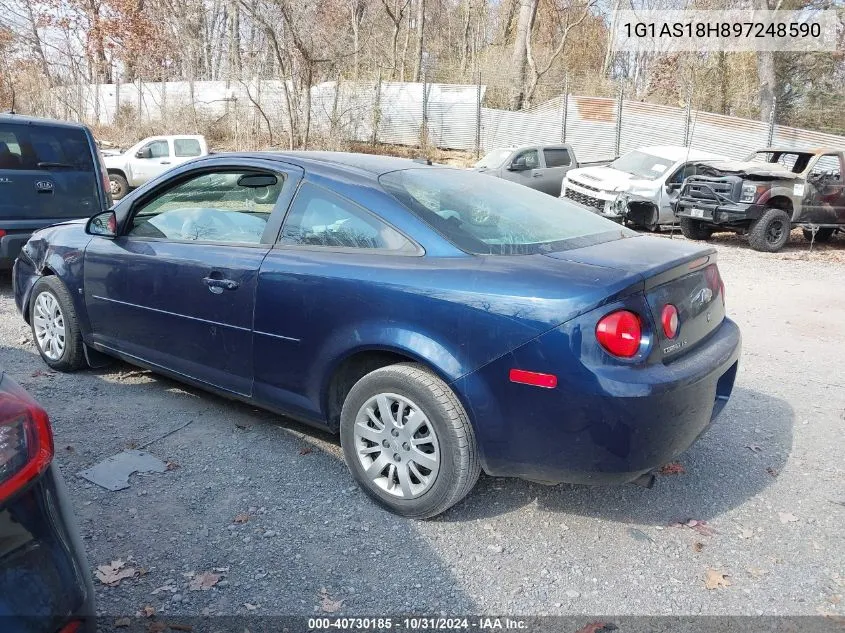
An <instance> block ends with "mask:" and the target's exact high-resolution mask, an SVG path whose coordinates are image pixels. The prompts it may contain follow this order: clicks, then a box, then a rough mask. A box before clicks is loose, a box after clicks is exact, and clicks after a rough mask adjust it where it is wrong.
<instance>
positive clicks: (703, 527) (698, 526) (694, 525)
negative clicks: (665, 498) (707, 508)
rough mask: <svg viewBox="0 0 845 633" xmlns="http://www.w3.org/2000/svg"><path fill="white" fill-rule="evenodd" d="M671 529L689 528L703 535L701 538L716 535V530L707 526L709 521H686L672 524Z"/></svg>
mask: <svg viewBox="0 0 845 633" xmlns="http://www.w3.org/2000/svg"><path fill="white" fill-rule="evenodd" d="M669 527H688V528H690V529H691V530H695V531H696V532H698V533H699V534H701V536H713V535H714V534H715V533H716V530H714V529H713V528H712V527H710V526H709V525H707V521H699V520H698V519H688V520H686V521H678V522H675V523H670V524H669Z"/></svg>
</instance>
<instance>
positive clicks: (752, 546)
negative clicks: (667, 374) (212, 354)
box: [0, 236, 845, 617]
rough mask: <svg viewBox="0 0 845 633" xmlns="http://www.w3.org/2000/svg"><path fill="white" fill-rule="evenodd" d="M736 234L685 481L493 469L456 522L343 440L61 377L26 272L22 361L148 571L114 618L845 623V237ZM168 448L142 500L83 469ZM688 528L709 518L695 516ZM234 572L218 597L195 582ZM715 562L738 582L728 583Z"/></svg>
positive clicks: (104, 604) (3, 306)
mask: <svg viewBox="0 0 845 633" xmlns="http://www.w3.org/2000/svg"><path fill="white" fill-rule="evenodd" d="M715 243H716V244H717V247H718V248H719V251H720V254H719V256H720V262H721V264H720V267H721V270H722V275H723V277H724V279H725V283H726V285H727V301H728V311H729V313H730V315H731V316H732V318H734V319H735V320H736V321H737V322H738V323H739V324H740V326H741V328H742V331H743V336H744V351H743V357H742V361H741V364H740V374H739V377H738V380H737V384H736V389H735V391H734V395H733V398H732V399H731V401H730V403H729V405H728V406H727V408H726V409H725V411H724V413H723V415H722V417H721V418H720V419H719V421H718V423H717V424H716V425H715V426H714V428H713V429H712V431H710V432H709V433H708V434H707V435H706V436H705V437H703V438H702V439H701V441H699V442H698V443H697V444H696V445H695V446H693V447H692V448H691V449H690V450H689V451H687V452H686V453H685V454H684V455H682V456H681V458H680V463H681V465H682V467H683V469H684V471H685V472H683V473H680V474H672V475H662V476H660V477H658V481H657V484H656V485H655V487H654V488H653V489H652V490H644V489H641V488H637V487H635V486H623V487H615V488H609V487H608V488H602V487H596V488H590V487H580V486H568V485H561V486H555V487H545V486H540V485H536V484H531V483H527V482H522V481H517V480H509V479H493V478H490V477H482V479H481V481H480V482H479V484H478V486H477V488H476V489H475V491H474V492H473V493H471V495H470V496H469V497H468V498H467V500H466V501H465V502H463V503H462V504H460V505H459V506H457V507H456V508H454V509H452V510H451V511H449V512H448V513H446V514H445V515H444V516H442V517H439V518H438V519H436V520H432V521H427V522H414V521H409V520H405V519H401V518H397V517H395V516H392V515H390V514H388V513H386V512H384V511H382V510H380V509H379V508H377V507H375V506H374V505H373V504H372V503H370V502H369V501H368V500H367V499H366V498H365V496H364V495H363V494H362V493H361V492H359V491H358V490H357V488H356V487H355V486H354V484H353V481H352V479H351V477H350V475H349V474H348V472H347V470H346V467H345V466H344V464H343V462H342V459H341V452H340V448H339V445H338V442H337V441H336V440H335V439H334V438H333V437H331V436H328V435H325V434H321V433H319V432H316V431H314V430H312V429H310V428H307V427H304V426H301V425H299V424H297V423H295V422H291V421H289V420H286V419H284V418H279V417H277V416H274V415H272V414H269V413H266V412H263V411H259V410H256V409H254V408H252V407H250V406H246V405H242V404H237V403H232V402H229V401H226V400H224V399H221V398H218V397H216V396H213V395H209V394H207V393H204V392H202V391H199V390H194V389H192V388H186V387H184V386H181V385H179V384H178V383H176V382H174V381H171V380H169V379H166V378H162V377H158V376H155V375H153V374H151V373H149V372H144V371H138V370H136V369H134V368H132V367H130V366H128V365H124V364H122V363H117V364H115V365H114V366H112V367H110V368H108V369H106V370H98V371H83V372H79V373H76V374H70V375H67V374H66V375H63V374H53V373H50V372H47V371H46V369H47V368H46V366H45V365H44V364H43V363H42V362H41V360H40V358H39V357H38V355H37V353H36V351H35V349H34V347H33V345H32V343H31V342H30V341H29V339H30V332H29V329H28V328H27V327H26V326H25V324H24V323H23V322H22V320H21V319H20V318H19V317H18V315H17V314H16V312H15V308H14V302H13V299H12V296H11V283H10V279H9V277H8V275H6V276H4V277H0V363H2V364H3V365H5V367H6V369H7V371H8V373H9V374H10V375H11V376H13V377H14V378H15V379H16V380H18V381H19V382H20V383H22V384H23V385H24V386H25V387H26V388H27V389H28V390H29V391H30V392H31V393H32V394H33V395H34V396H35V397H37V398H38V400H40V402H41V403H42V404H43V405H44V406H45V407H46V409H47V410H48V412H49V413H50V416H51V418H52V421H53V424H54V429H55V434H56V447H57V462H58V464H59V466H60V467H61V470H62V471H63V472H64V475H65V478H66V480H67V483H68V487H69V488H70V493H71V499H72V502H73V504H74V506H75V509H76V512H77V516H78V518H79V522H80V528H81V531H82V535H83V538H84V542H85V544H86V547H87V551H88V557H89V562H90V564H91V567H92V571H93V568H94V567H96V566H97V565H103V564H106V563H109V562H110V561H113V560H116V559H121V560H123V561H126V565H127V566H128V567H135V568H136V569H139V570H143V573H142V574H141V575H139V576H138V577H136V578H132V579H128V580H124V581H123V582H122V583H121V584H120V585H119V586H117V587H106V586H103V585H101V584H99V583H96V584H97V607H98V610H99V612H100V613H102V614H104V615H107V616H109V617H111V616H115V617H116V616H118V615H127V614H128V615H132V614H135V613H136V612H138V611H139V610H141V609H143V608H144V607H145V606H151V607H153V608H154V609H156V610H157V612H158V613H159V614H180V615H188V614H247V613H249V614H287V615H294V614H298V615H313V614H315V613H325V612H332V611H336V612H337V613H340V614H370V615H373V614H396V613H407V612H410V611H412V610H413V611H415V612H430V613H439V612H444V613H448V614H456V613H510V614H599V613H600V614H611V615H614V614H615V615H635V614H674V615H679V614H749V615H753V614H772V615H776V614H777V615H784V614H791V615H812V614H820V613H827V614H840V615H841V614H845V607H843V604H842V603H841V602H840V600H841V598H842V595H843V594H845V548H843V543H845V472H843V468H844V466H843V465H844V464H845V462H843V458H842V455H843V452H845V439H843V438H845V434H843V428H845V371H843V365H842V352H843V351H844V350H843V341H845V292H843V291H844V290H845V239H843V238H842V237H840V238H839V239H838V240H835V241H834V243H833V244H832V245H831V246H824V247H821V248H819V249H816V250H814V251H813V252H812V253H809V252H808V250H807V246H806V244H805V243H803V242H802V241H801V239H800V237H797V236H793V241H792V243H791V245H790V246H789V247H788V248H787V249H786V250H785V251H783V252H782V253H778V254H776V255H764V254H761V253H756V252H754V251H751V250H750V249H749V248H748V247H747V246H746V245H745V244H743V243H742V242H741V241H739V240H737V239H735V238H729V237H724V238H721V239H718V240H716V242H715ZM186 424H187V426H184V428H181V429H180V430H177V431H175V432H173V433H170V432H171V431H173V430H174V429H178V428H179V427H182V426H183V425H186ZM168 433H170V434H169V435H168ZM148 443H149V446H148V449H147V450H149V451H150V452H152V453H153V454H155V455H157V456H158V457H160V458H162V459H164V460H169V461H171V462H173V469H172V470H169V471H168V472H166V473H163V474H155V475H152V474H151V475H146V476H144V475H135V476H133V477H132V479H131V487H130V488H129V489H127V490H123V491H120V492H107V491H105V490H104V489H101V488H98V487H96V486H94V485H92V484H89V483H88V482H86V481H85V480H83V479H81V478H79V477H78V476H77V475H76V473H78V472H79V471H81V470H83V469H84V468H88V467H89V466H91V465H93V464H94V463H96V462H98V461H100V460H102V459H104V458H106V457H108V456H110V455H113V454H115V453H117V452H119V451H121V450H123V449H124V448H126V447H135V446H142V445H146V444H148ZM177 465H178V467H177ZM239 515H242V516H240V517H239ZM236 517H239V520H240V521H243V520H244V519H246V521H245V522H234V520H235V518H236ZM690 519H693V520H695V521H700V522H706V523H704V524H703V525H702V524H698V525H694V526H693V527H690V526H689V525H684V526H678V525H677V523H678V522H681V523H685V522H687V521H688V520H690ZM672 524H676V525H675V526H673V525H672ZM214 570H225V571H217V572H215V573H216V574H217V575H219V576H220V580H219V582H218V583H217V584H216V586H214V587H213V588H212V589H209V590H207V591H192V590H190V587H189V585H190V582H191V575H192V574H195V573H196V574H200V573H203V572H209V571H211V572H214ZM708 570H714V571H712V572H710V575H711V580H712V579H713V578H717V577H718V578H722V574H724V575H725V576H727V578H726V580H727V581H728V582H729V583H730V585H729V586H723V587H720V588H716V589H712V590H711V589H707V588H706V586H705V577H706V574H707V573H708Z"/></svg>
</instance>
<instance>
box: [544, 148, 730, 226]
mask: <svg viewBox="0 0 845 633" xmlns="http://www.w3.org/2000/svg"><path fill="white" fill-rule="evenodd" d="M715 160H726V158H725V157H724V156H719V155H717V154H711V153H709V152H702V151H699V150H694V149H690V148H688V147H680V146H674V145H660V146H653V147H642V148H640V149H635V150H633V151H630V152H628V153H627V154H623V155H622V156H620V157H619V158H617V159H616V160H615V161H613V162H612V163H610V164H609V165H605V166H603V167H584V168H580V169H573V170H571V171H569V172H567V174H566V177H565V178H564V180H563V187H562V191H561V194H560V195H561V197H562V198H569V199H571V200H575V201H576V202H579V203H581V204H583V205H585V206H587V207H590V208H591V209H593V210H594V211H595V212H596V213H598V214H600V215H603V216H605V217H608V218H611V219H614V220H625V219H627V220H629V221H632V222H633V223H634V224H637V225H638V226H642V227H643V228H648V229H656V228H657V227H659V226H661V225H667V224H673V223H674V222H675V215H674V211H673V208H672V203H673V201H674V200H675V199H676V198H677V195H678V191H679V190H680V188H681V185H682V184H683V182H684V179H686V178H687V177H689V176H692V175H695V173H696V171H695V170H696V163H701V162H702V161H715ZM629 201H630V202H631V203H633V204H634V206H635V207H637V208H636V211H637V213H635V214H634V215H635V216H642V217H633V218H632V217H631V215H632V214H631V213H630V211H632V209H630V208H628V207H629V204H628V203H629ZM620 203H621V204H620Z"/></svg>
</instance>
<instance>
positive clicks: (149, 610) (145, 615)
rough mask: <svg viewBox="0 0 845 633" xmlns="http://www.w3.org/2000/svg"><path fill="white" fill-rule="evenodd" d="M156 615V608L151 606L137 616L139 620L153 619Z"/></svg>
mask: <svg viewBox="0 0 845 633" xmlns="http://www.w3.org/2000/svg"><path fill="white" fill-rule="evenodd" d="M155 614H156V608H155V607H153V606H150V605H147V606H145V607H144V608H142V609H141V610H140V611H138V613H137V614H136V615H137V616H138V617H139V618H151V617H153V616H154V615H155Z"/></svg>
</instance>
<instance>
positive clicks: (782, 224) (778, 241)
mask: <svg viewBox="0 0 845 633" xmlns="http://www.w3.org/2000/svg"><path fill="white" fill-rule="evenodd" d="M791 230H792V226H791V222H790V220H789V215H788V214H787V213H786V211H784V210H782V209H774V208H771V209H766V210H765V211H763V215H762V216H760V219H759V220H754V222H752V223H751V226H750V227H749V229H748V243H749V244H750V245H751V248H753V249H754V250H755V251H760V252H762V253H774V252H777V251H779V250H780V249H782V248H783V247H784V245H785V244H786V243H787V242H788V241H789V232H790V231H791Z"/></svg>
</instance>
